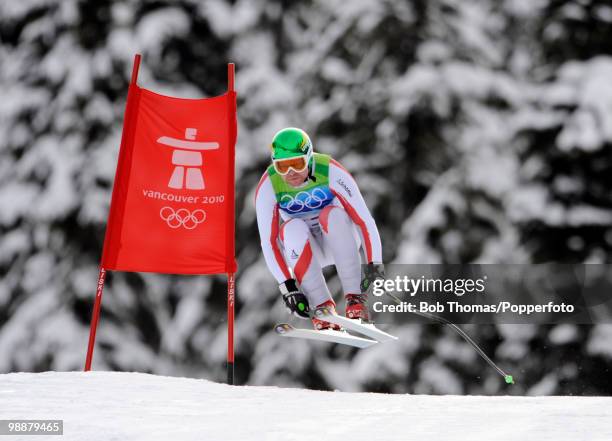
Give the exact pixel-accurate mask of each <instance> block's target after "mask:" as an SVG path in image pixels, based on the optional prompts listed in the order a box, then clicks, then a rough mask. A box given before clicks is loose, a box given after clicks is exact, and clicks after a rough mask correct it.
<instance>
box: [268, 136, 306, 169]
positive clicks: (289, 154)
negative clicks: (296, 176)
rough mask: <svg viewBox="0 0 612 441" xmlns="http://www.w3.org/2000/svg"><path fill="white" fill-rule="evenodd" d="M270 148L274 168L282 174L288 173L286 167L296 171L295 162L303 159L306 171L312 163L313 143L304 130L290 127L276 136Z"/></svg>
mask: <svg viewBox="0 0 612 441" xmlns="http://www.w3.org/2000/svg"><path fill="white" fill-rule="evenodd" d="M270 147H271V149H272V161H273V162H274V167H275V168H276V170H277V171H278V172H279V173H280V174H286V173H288V169H286V167H291V168H293V169H294V170H296V168H297V167H296V165H295V164H296V161H295V160H298V159H301V158H303V161H304V169H305V168H306V166H308V165H310V164H311V163H312V150H313V149H312V142H311V141H310V137H309V136H308V135H307V134H306V132H305V131H303V130H302V129H298V128H295V127H288V128H286V129H282V130H279V131H278V132H277V133H276V135H274V138H273V139H272V145H271V146H270ZM292 160H293V161H292ZM300 168H301V167H300ZM296 171H299V170H296Z"/></svg>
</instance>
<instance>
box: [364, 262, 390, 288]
mask: <svg viewBox="0 0 612 441" xmlns="http://www.w3.org/2000/svg"><path fill="white" fill-rule="evenodd" d="M379 279H380V280H384V279H385V266H384V265H383V264H382V263H372V262H370V263H368V264H367V265H364V267H363V278H362V279H361V292H369V291H370V289H371V287H372V284H373V283H374V281H375V280H379Z"/></svg>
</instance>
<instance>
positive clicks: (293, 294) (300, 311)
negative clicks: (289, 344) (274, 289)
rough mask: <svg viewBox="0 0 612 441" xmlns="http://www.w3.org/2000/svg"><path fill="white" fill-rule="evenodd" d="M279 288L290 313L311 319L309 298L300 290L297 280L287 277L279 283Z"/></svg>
mask: <svg viewBox="0 0 612 441" xmlns="http://www.w3.org/2000/svg"><path fill="white" fill-rule="evenodd" d="M279 288H280V291H281V293H282V294H283V300H284V301H285V306H286V307H287V309H288V310H289V313H290V314H293V315H294V316H296V317H299V318H303V319H309V318H310V315H309V312H310V307H309V305H308V299H307V298H306V296H305V295H304V294H302V293H301V292H300V290H299V289H298V287H297V285H296V284H295V280H294V279H287V280H285V281H284V282H283V283H281V284H280V285H279Z"/></svg>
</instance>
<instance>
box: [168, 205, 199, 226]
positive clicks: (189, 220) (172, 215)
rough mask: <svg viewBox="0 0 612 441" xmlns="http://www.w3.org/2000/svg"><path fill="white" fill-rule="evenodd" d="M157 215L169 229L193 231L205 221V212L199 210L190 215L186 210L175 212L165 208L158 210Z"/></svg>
mask: <svg viewBox="0 0 612 441" xmlns="http://www.w3.org/2000/svg"><path fill="white" fill-rule="evenodd" d="M159 215H160V217H161V218H162V220H164V221H166V223H167V224H168V226H169V227H170V228H179V227H184V228H186V229H188V230H193V229H194V228H195V227H197V226H198V225H199V224H201V223H202V222H204V221H205V220H206V212H205V211H204V210H202V209H200V208H198V209H197V210H194V211H193V213H192V212H190V211H189V210H188V209H186V208H179V209H178V210H176V211H175V210H174V208H172V207H167V206H166V207H163V208H162V209H161V210H159Z"/></svg>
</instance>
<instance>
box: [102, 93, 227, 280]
mask: <svg viewBox="0 0 612 441" xmlns="http://www.w3.org/2000/svg"><path fill="white" fill-rule="evenodd" d="M235 141H236V93H235V92H234V91H233V90H232V89H230V90H229V91H228V92H227V93H225V94H224V95H221V96H217V97H214V98H207V99H181V98H173V97H169V96H163V95H159V94H157V93H154V92H151V91H149V90H147V89H144V88H141V87H139V86H138V85H137V84H136V82H135V81H134V82H132V84H130V88H129V91H128V103H127V106H126V115H125V123H124V128H123V137H122V140H121V148H120V153H119V161H118V164H117V172H116V175H115V183H114V187H113V195H112V202H111V209H110V214H109V219H108V226H107V231H106V237H105V240H104V251H103V255H102V263H101V266H102V267H103V268H105V269H107V270H118V271H144V272H157V273H173V274H214V273H233V272H234V271H235V270H236V264H235V260H234V149H235Z"/></svg>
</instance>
